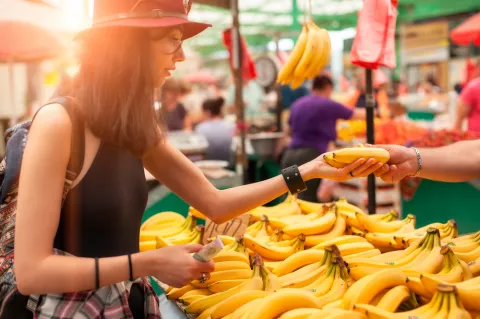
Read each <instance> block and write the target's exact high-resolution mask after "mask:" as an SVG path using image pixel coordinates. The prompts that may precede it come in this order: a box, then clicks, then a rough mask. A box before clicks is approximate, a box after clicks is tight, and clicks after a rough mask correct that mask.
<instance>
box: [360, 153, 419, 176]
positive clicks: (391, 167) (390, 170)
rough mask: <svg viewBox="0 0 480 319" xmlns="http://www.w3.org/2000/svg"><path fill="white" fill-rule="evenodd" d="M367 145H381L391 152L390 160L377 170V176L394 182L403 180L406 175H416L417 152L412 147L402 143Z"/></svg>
mask: <svg viewBox="0 0 480 319" xmlns="http://www.w3.org/2000/svg"><path fill="white" fill-rule="evenodd" d="M366 146H367V147H380V148H383V149H385V150H387V151H388V153H390V160H389V161H388V162H387V163H386V164H385V165H384V167H382V169H380V170H378V171H377V172H375V173H374V174H375V176H377V177H380V178H381V179H382V180H383V181H385V182H387V183H394V182H398V181H399V180H402V179H403V178H405V177H406V176H411V175H414V174H415V172H416V171H417V166H418V164H417V154H416V153H415V151H414V150H413V149H412V148H408V147H404V146H400V145H366Z"/></svg>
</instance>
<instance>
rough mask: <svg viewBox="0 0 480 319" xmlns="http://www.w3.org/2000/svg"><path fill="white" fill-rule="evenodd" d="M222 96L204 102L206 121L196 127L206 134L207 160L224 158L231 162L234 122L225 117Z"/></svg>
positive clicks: (196, 129) (197, 130)
mask: <svg viewBox="0 0 480 319" xmlns="http://www.w3.org/2000/svg"><path fill="white" fill-rule="evenodd" d="M224 103H225V100H224V99H223V98H222V97H218V98H216V99H208V100H206V101H205V102H203V105H202V109H203V114H204V119H205V120H204V121H203V122H201V123H200V124H198V125H197V127H195V131H196V132H197V133H200V134H202V135H204V136H205V137H206V139H207V141H208V149H207V153H206V154H205V159H207V160H222V161H227V162H230V160H231V153H232V152H231V146H232V138H233V134H234V132H235V126H234V125H233V123H230V122H227V121H225V120H224V119H223V112H222V109H223V104H224Z"/></svg>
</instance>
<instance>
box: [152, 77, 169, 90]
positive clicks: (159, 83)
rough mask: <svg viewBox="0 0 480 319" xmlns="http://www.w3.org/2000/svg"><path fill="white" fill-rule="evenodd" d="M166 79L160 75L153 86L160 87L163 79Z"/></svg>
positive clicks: (163, 81)
mask: <svg viewBox="0 0 480 319" xmlns="http://www.w3.org/2000/svg"><path fill="white" fill-rule="evenodd" d="M166 80H167V79H166V78H165V77H163V76H162V77H161V78H159V79H157V82H156V83H155V87H156V88H160V87H162V86H163V85H164V84H165V81H166Z"/></svg>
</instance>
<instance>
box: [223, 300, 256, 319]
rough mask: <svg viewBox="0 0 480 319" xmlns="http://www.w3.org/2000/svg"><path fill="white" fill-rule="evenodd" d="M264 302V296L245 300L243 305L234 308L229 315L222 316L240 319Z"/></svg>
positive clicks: (229, 318)
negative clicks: (248, 300)
mask: <svg viewBox="0 0 480 319" xmlns="http://www.w3.org/2000/svg"><path fill="white" fill-rule="evenodd" d="M264 304H265V300H264V298H260V299H255V300H252V301H250V302H247V303H246V304H244V305H243V306H240V308H238V309H237V310H235V311H234V312H233V313H231V314H230V315H227V316H225V317H223V319H225V318H227V319H241V318H242V317H243V316H244V315H245V314H250V312H252V311H253V309H257V308H258V307H263V305H264Z"/></svg>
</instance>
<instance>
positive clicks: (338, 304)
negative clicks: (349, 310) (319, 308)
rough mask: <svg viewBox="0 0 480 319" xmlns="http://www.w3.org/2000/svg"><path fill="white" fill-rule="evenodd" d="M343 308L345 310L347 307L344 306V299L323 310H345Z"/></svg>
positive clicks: (328, 305) (330, 304)
mask: <svg viewBox="0 0 480 319" xmlns="http://www.w3.org/2000/svg"><path fill="white" fill-rule="evenodd" d="M343 308H345V306H344V305H343V300H342V299H339V300H337V301H334V302H331V303H329V304H326V305H325V306H323V309H342V310H343Z"/></svg>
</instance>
